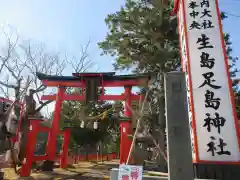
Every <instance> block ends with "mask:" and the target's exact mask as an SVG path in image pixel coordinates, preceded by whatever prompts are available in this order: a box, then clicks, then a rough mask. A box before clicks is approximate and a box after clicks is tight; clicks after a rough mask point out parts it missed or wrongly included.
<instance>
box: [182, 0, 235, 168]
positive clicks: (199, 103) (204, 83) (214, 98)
mask: <svg viewBox="0 0 240 180" xmlns="http://www.w3.org/2000/svg"><path fill="white" fill-rule="evenodd" d="M178 23H179V24H178V25H179V41H180V45H181V58H182V69H183V71H185V72H186V81H187V87H188V88H187V89H188V101H189V106H188V108H189V122H190V127H191V136H192V146H193V148H192V149H193V157H194V160H195V161H196V162H223V163H224V162H228V163H229V162H236V161H239V139H238V120H237V116H236V112H235V106H234V102H233V101H234V100H233V95H232V87H231V82H230V77H229V71H228V60H227V56H226V50H225V46H224V40H223V32H222V29H221V28H222V27H221V18H220V13H219V8H218V2H217V0H181V1H180V3H179V11H178Z"/></svg>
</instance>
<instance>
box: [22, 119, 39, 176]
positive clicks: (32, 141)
mask: <svg viewBox="0 0 240 180" xmlns="http://www.w3.org/2000/svg"><path fill="white" fill-rule="evenodd" d="M39 126H40V121H39V120H31V125H30V130H29V133H28V143H27V144H28V145H27V147H26V148H27V151H26V158H24V160H23V162H22V167H21V170H20V176H21V177H28V176H30V173H31V168H32V163H33V158H34V151H35V145H36V140H37V134H38V132H39Z"/></svg>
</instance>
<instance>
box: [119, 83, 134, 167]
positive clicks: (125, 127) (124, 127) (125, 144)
mask: <svg viewBox="0 0 240 180" xmlns="http://www.w3.org/2000/svg"><path fill="white" fill-rule="evenodd" d="M131 91H132V87H129V86H127V87H125V92H124V95H125V97H126V100H125V108H124V116H125V117H128V118H131V117H132V111H131V109H130V108H129V107H131V106H132V97H131V96H132V92H131ZM127 104H128V105H127ZM131 126H132V121H131V120H130V121H122V122H120V130H121V140H120V164H123V163H126V161H127V158H128V153H129V150H130V147H131V143H132V140H131V139H130V138H129V137H128V135H130V134H132V128H131Z"/></svg>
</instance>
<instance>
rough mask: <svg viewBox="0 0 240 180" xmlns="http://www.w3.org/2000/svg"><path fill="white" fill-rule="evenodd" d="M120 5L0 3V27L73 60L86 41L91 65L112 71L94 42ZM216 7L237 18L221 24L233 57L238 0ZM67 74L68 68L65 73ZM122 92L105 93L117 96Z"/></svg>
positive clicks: (67, 0)
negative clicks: (230, 45) (108, 15)
mask: <svg viewBox="0 0 240 180" xmlns="http://www.w3.org/2000/svg"><path fill="white" fill-rule="evenodd" d="M123 4H124V0H101V1H98V0H87V1H86V0H0V25H1V26H11V27H12V28H14V29H15V30H16V31H17V32H18V34H19V35H20V37H21V39H24V40H25V39H31V40H34V41H38V42H40V43H43V44H45V45H47V47H48V49H50V50H53V51H60V52H66V53H67V54H68V55H70V56H71V55H72V56H76V57H78V56H79V55H80V54H79V48H80V45H83V46H84V45H86V43H87V42H88V40H89V39H90V40H91V44H90V46H89V49H88V54H89V58H90V59H91V60H92V61H93V62H94V63H95V66H94V69H98V70H99V71H113V67H112V62H114V58H112V57H108V56H100V53H101V50H100V49H99V48H98V46H97V43H98V42H100V41H102V40H104V38H105V36H106V35H107V32H108V29H107V26H106V25H105V22H104V19H105V18H106V16H107V14H109V13H114V12H116V11H117V10H119V9H120V7H121V5H123ZM219 4H220V8H221V10H223V11H226V12H227V13H231V14H233V15H235V16H238V17H235V16H229V18H228V19H227V20H226V21H224V23H223V24H224V31H225V32H229V33H230V35H231V40H232V42H233V49H234V53H233V55H235V56H239V55H240V51H239V49H240V36H239V32H240V12H239V11H238V7H240V0H219ZM71 73H72V72H71V69H69V68H68V69H67V71H66V74H68V75H71ZM122 73H124V72H122ZM122 90H123V89H115V90H109V91H108V92H109V93H111V94H117V93H120V92H121V91H122ZM52 108H53V105H51V107H50V109H52Z"/></svg>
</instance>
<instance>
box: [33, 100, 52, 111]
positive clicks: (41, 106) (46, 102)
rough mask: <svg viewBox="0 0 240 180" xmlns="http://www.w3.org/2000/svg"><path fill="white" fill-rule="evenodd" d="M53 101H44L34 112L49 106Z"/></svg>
mask: <svg viewBox="0 0 240 180" xmlns="http://www.w3.org/2000/svg"><path fill="white" fill-rule="evenodd" d="M51 102H53V101H45V102H44V103H42V104H41V105H40V106H39V107H38V108H37V109H36V110H35V112H36V113H37V112H40V111H41V109H42V108H44V107H45V106H46V105H48V104H50V103H51Z"/></svg>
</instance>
